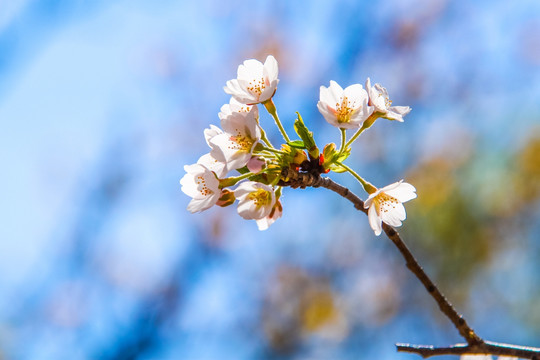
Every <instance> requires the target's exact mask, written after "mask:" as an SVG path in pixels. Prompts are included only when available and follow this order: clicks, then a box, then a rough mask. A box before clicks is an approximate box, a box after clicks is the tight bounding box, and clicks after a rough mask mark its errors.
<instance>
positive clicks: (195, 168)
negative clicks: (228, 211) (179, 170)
mask: <svg viewBox="0 0 540 360" xmlns="http://www.w3.org/2000/svg"><path fill="white" fill-rule="evenodd" d="M184 170H185V171H186V175H184V177H183V178H182V179H181V180H180V185H182V191H183V192H184V193H185V194H186V195H188V196H190V197H191V198H192V199H191V201H190V202H189V204H188V206H187V209H188V210H189V211H190V212H192V213H195V212H199V211H204V210H206V209H208V208H210V207H212V206H213V205H215V204H216V203H217V201H218V200H219V198H220V196H221V189H220V188H219V180H218V179H217V177H216V175H215V174H214V173H213V172H212V171H210V170H209V169H208V168H207V167H206V166H204V165H201V164H193V165H186V166H184Z"/></svg>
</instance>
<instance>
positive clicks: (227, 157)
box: [209, 108, 261, 170]
mask: <svg viewBox="0 0 540 360" xmlns="http://www.w3.org/2000/svg"><path fill="white" fill-rule="evenodd" d="M254 109H255V108H253V109H251V110H250V111H249V112H231V113H230V114H228V115H227V116H225V117H224V118H223V119H221V127H222V128H223V130H224V131H223V132H222V133H220V134H217V135H215V136H213V137H212V138H211V139H210V140H209V143H210V146H211V147H212V151H211V152H210V154H211V155H212V157H214V159H217V160H218V161H224V162H226V164H227V169H228V170H232V169H239V168H241V167H243V166H244V165H246V164H247V162H248V161H249V160H250V159H251V154H252V153H253V150H254V149H255V146H256V145H257V143H258V142H259V140H260V139H261V130H260V129H259V126H258V124H257V120H256V118H255V113H256V112H255V110H254Z"/></svg>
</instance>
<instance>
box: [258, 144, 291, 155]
mask: <svg viewBox="0 0 540 360" xmlns="http://www.w3.org/2000/svg"><path fill="white" fill-rule="evenodd" d="M262 150H263V151H269V152H272V153H276V154H281V155H289V154H288V153H286V152H285V151H281V150H277V149H274V148H273V147H272V148H270V147H266V146H263V147H262Z"/></svg>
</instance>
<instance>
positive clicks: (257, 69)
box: [223, 55, 279, 105]
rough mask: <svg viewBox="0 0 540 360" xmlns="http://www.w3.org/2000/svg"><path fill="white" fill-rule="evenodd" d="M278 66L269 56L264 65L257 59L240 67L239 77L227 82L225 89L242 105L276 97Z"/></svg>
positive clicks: (245, 62)
mask: <svg viewBox="0 0 540 360" xmlns="http://www.w3.org/2000/svg"><path fill="white" fill-rule="evenodd" d="M277 77H278V64H277V61H276V59H275V58H274V57H273V56H272V55H269V56H268V57H267V58H266V61H265V62H264V65H263V64H262V63H261V62H260V61H258V60H255V59H250V60H246V61H244V63H243V64H242V65H240V66H238V77H237V78H236V79H234V80H229V81H227V86H225V87H224V88H223V89H224V90H225V92H226V93H227V94H230V95H232V96H233V97H234V98H235V99H236V100H238V101H239V102H241V103H242V104H249V105H252V104H258V103H262V102H265V101H266V100H268V99H270V98H271V97H272V96H274V93H275V92H276V88H277V84H278V81H279V80H278V78H277Z"/></svg>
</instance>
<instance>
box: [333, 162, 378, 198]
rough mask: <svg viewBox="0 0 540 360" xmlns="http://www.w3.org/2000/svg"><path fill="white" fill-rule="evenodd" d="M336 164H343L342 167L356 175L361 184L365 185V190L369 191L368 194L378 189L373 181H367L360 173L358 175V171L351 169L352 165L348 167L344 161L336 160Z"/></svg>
mask: <svg viewBox="0 0 540 360" xmlns="http://www.w3.org/2000/svg"><path fill="white" fill-rule="evenodd" d="M336 164H338V165H339V166H341V167H342V168H344V169H345V170H347V171H348V172H350V173H351V175H352V176H354V177H355V178H356V180H358V182H360V184H362V186H363V187H364V190H365V191H366V192H367V193H368V194H372V193H374V192H375V191H377V188H376V187H375V186H373V185H372V184H371V183H369V182H367V181H366V180H364V179H363V178H362V177H361V176H360V175H358V174H357V173H356V171H354V170H353V169H351V168H350V167H348V166H347V165H345V164H343V163H340V162H336Z"/></svg>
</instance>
